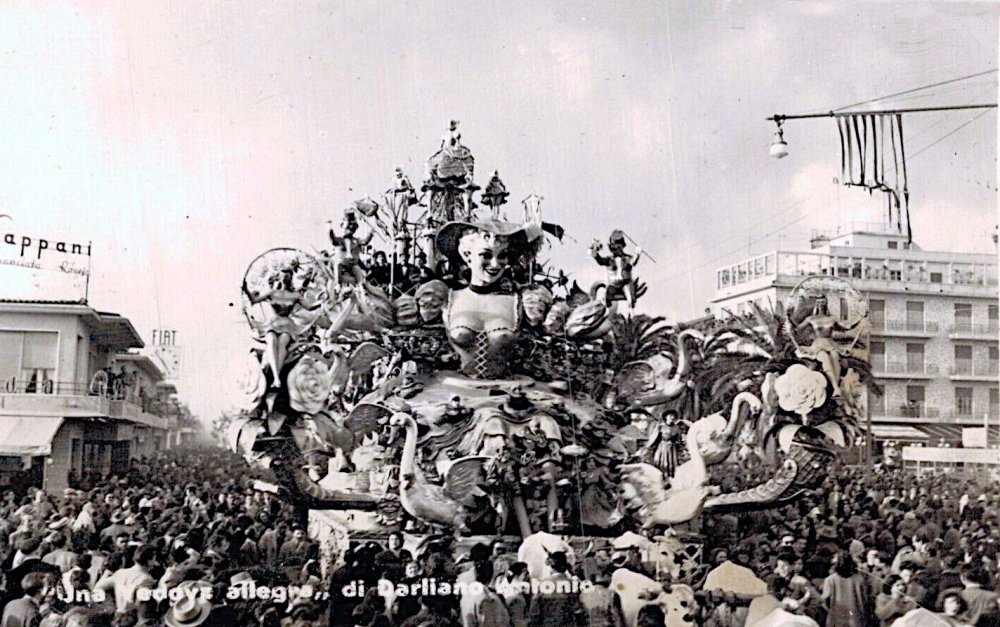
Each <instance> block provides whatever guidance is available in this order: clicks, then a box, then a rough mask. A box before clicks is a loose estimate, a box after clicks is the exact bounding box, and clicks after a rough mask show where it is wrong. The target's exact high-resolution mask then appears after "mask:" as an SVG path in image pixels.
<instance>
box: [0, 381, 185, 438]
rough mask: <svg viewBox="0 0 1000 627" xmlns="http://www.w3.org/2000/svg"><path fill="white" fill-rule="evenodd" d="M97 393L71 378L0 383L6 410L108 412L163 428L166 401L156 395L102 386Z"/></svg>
mask: <svg viewBox="0 0 1000 627" xmlns="http://www.w3.org/2000/svg"><path fill="white" fill-rule="evenodd" d="M102 391H103V392H104V393H103V394H99V393H97V392H96V391H94V390H92V388H91V386H89V385H84V384H81V383H76V382H71V381H52V380H46V381H42V382H31V381H29V382H18V381H16V380H14V379H11V380H8V381H6V382H5V383H4V384H3V385H2V386H0V409H3V410H6V411H9V412H26V413H53V414H56V415H63V416H80V417H84V416H109V417H111V418H122V419H125V420H131V421H134V422H138V423H141V424H145V425H148V426H154V427H160V428H166V426H167V424H168V420H167V418H165V417H164V416H163V414H166V413H168V412H166V411H162V412H161V411H158V410H159V409H160V408H161V407H162V408H164V409H166V408H167V407H168V406H167V404H165V403H162V402H159V401H157V400H156V399H149V398H144V399H142V400H143V402H142V403H141V404H140V403H138V402H136V401H138V400H139V399H138V398H134V397H132V396H131V395H128V397H126V398H122V397H121V395H120V394H114V393H110V392H108V391H106V390H102Z"/></svg>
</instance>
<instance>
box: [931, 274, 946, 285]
mask: <svg viewBox="0 0 1000 627" xmlns="http://www.w3.org/2000/svg"><path fill="white" fill-rule="evenodd" d="M943 282H944V276H943V275H942V274H941V273H940V272H931V283H943Z"/></svg>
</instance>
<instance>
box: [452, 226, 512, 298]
mask: <svg viewBox="0 0 1000 627" xmlns="http://www.w3.org/2000/svg"><path fill="white" fill-rule="evenodd" d="M509 248H510V245H509V244H508V242H507V240H506V238H503V237H499V236H494V235H493V234H491V233H486V232H485V231H473V232H470V233H467V234H465V235H463V236H462V239H461V240H459V245H458V250H459V253H460V254H461V255H462V260H463V261H465V265H467V266H468V267H469V270H470V271H471V273H472V276H471V278H470V280H469V283H470V284H471V285H473V286H476V287H487V286H490V285H493V284H494V283H496V282H497V281H498V280H499V279H500V277H501V276H503V273H504V271H505V270H506V269H507V268H508V266H509V265H510V250H509Z"/></svg>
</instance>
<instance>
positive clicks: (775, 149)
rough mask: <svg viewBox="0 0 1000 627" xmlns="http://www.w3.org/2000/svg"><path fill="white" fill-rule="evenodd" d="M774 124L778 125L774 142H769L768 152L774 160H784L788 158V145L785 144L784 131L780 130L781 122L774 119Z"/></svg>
mask: <svg viewBox="0 0 1000 627" xmlns="http://www.w3.org/2000/svg"><path fill="white" fill-rule="evenodd" d="M774 123H775V124H777V125H778V129H777V130H776V131H775V132H774V141H773V142H771V148H770V149H769V150H768V152H769V153H770V154H771V156H772V157H774V158H775V159H784V158H785V157H787V156H788V144H787V143H785V135H784V131H782V129H781V120H778V119H776V120H775V121H774Z"/></svg>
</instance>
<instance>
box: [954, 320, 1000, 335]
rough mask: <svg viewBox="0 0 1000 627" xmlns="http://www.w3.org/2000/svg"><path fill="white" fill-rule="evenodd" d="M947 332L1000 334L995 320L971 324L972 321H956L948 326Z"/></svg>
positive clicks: (999, 328)
mask: <svg viewBox="0 0 1000 627" xmlns="http://www.w3.org/2000/svg"><path fill="white" fill-rule="evenodd" d="M948 332H949V333H953V334H964V335H991V336H997V335H1000V325H998V324H997V323H996V322H990V323H987V324H973V323H972V322H956V323H954V324H952V325H951V326H949V327H948Z"/></svg>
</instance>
